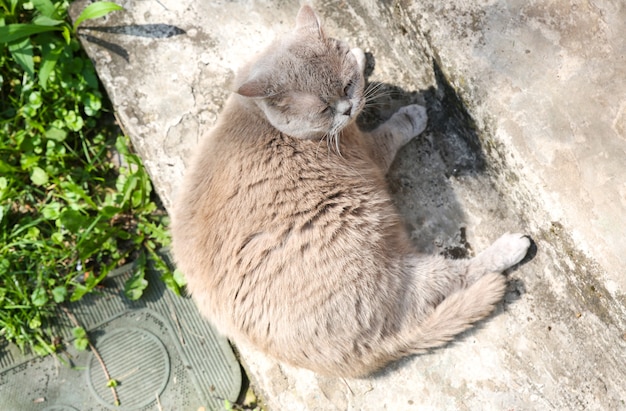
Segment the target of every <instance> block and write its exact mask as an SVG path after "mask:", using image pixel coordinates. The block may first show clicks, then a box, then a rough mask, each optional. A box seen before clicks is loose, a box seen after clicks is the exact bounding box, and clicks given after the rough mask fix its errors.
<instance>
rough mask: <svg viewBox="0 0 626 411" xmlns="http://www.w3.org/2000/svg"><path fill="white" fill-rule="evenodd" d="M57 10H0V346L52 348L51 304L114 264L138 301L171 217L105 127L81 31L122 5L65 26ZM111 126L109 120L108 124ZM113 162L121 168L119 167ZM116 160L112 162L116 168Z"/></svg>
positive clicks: (91, 10) (170, 281)
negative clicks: (129, 265) (128, 272)
mask: <svg viewBox="0 0 626 411" xmlns="http://www.w3.org/2000/svg"><path fill="white" fill-rule="evenodd" d="M68 7H69V3H68V1H64V0H31V1H24V0H0V13H1V14H0V341H1V340H3V339H4V340H6V341H10V342H14V343H16V344H17V345H18V346H20V347H21V348H22V349H23V350H24V349H28V348H30V349H33V350H34V351H35V352H36V353H38V354H48V353H53V352H55V350H56V349H57V347H56V344H55V343H54V342H53V341H56V338H55V336H54V335H52V332H51V328H50V326H49V324H50V320H51V319H52V317H53V315H54V313H55V312H56V310H55V305H56V304H61V303H64V302H67V301H76V300H79V299H80V298H81V297H82V296H83V295H85V294H86V293H88V292H91V291H92V290H94V289H95V288H96V286H97V285H98V284H99V283H100V282H101V281H102V280H103V279H104V278H105V277H106V275H107V274H108V273H109V272H110V271H111V270H112V269H114V268H116V267H118V266H119V265H121V264H123V263H125V262H128V261H131V260H136V264H135V271H134V275H133V276H132V277H131V278H130V279H129V280H128V282H127V283H126V288H125V293H126V295H127V297H129V298H131V299H137V298H139V297H140V296H141V294H142V292H143V290H144V289H145V288H146V286H147V281H146V279H145V278H144V275H145V269H146V266H147V264H148V261H153V263H154V264H155V266H156V268H157V269H159V270H161V272H162V278H163V280H164V281H165V282H166V283H167V285H168V286H169V287H170V288H171V289H172V290H174V291H175V292H177V293H178V292H179V289H180V287H181V286H182V284H183V283H182V280H181V278H180V275H178V273H176V272H171V271H170V270H169V269H168V267H167V265H166V264H165V263H164V262H163V260H162V259H161V258H160V257H159V256H158V255H157V252H156V251H157V249H159V248H160V247H161V246H166V245H168V243H169V237H168V233H167V230H166V225H167V217H166V215H165V214H164V213H163V212H162V211H160V210H159V209H158V207H157V205H156V204H155V196H154V194H153V192H152V186H151V183H150V179H149V178H148V175H147V173H146V172H145V170H144V168H143V167H142V164H141V161H140V159H139V157H138V156H137V155H135V154H134V153H133V152H132V151H131V150H130V149H129V148H128V147H129V141H128V139H127V138H126V137H120V136H117V135H116V134H115V132H114V131H112V128H111V127H108V126H107V125H106V124H105V123H106V122H105V121H104V119H105V118H106V117H107V115H106V114H107V113H106V110H105V109H104V108H103V107H106V104H107V102H106V98H105V96H104V95H103V93H102V92H101V91H100V90H101V89H100V84H99V81H98V78H97V76H96V73H95V70H94V68H93V65H92V63H91V61H90V60H89V59H88V58H87V57H86V55H85V53H84V52H83V50H82V49H81V47H80V44H79V42H78V40H77V34H76V32H77V26H78V24H80V22H81V21H82V20H84V19H88V18H95V17H100V16H103V15H105V14H106V13H108V12H110V11H113V10H117V9H119V8H120V7H119V6H117V5H115V4H113V3H108V2H96V3H92V5H90V6H89V7H87V8H86V9H85V10H84V11H83V14H81V16H80V17H79V19H77V21H76V24H74V25H72V24H70V21H69V18H68V15H67V9H68ZM108 116H109V117H110V113H109V115H108ZM116 159H117V161H116ZM116 162H117V164H116Z"/></svg>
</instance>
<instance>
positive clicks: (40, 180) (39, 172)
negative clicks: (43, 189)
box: [30, 167, 48, 186]
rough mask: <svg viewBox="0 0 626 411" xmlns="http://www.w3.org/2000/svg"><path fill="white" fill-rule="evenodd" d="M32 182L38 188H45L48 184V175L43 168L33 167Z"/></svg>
mask: <svg viewBox="0 0 626 411" xmlns="http://www.w3.org/2000/svg"><path fill="white" fill-rule="evenodd" d="M30 180H31V181H32V182H33V184H35V185H37V186H43V185H45V184H47V183H48V173H46V172H45V170H44V169H43V168H41V167H33V172H32V173H31V175H30Z"/></svg>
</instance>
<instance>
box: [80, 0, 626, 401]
mask: <svg viewBox="0 0 626 411" xmlns="http://www.w3.org/2000/svg"><path fill="white" fill-rule="evenodd" d="M119 3H120V4H121V5H123V6H124V7H125V8H126V11H124V12H118V13H115V14H112V15H111V16H109V17H107V18H105V19H102V20H101V21H96V22H93V23H89V24H90V25H91V26H92V27H90V28H84V29H83V30H81V35H82V38H83V44H84V45H85V47H86V49H87V51H88V53H89V54H90V56H91V57H92V59H94V61H95V63H96V68H97V70H98V73H99V75H100V77H101V79H102V81H103V83H104V85H105V87H106V89H107V92H108V93H109V96H110V98H111V100H112V101H113V104H114V107H115V110H116V112H117V115H118V117H119V119H120V121H121V123H122V125H123V126H124V127H125V129H126V131H127V132H128V134H129V135H130V136H131V138H132V139H133V142H134V145H135V147H136V148H137V150H138V151H139V153H140V154H141V156H142V158H143V159H144V162H145V164H146V166H147V168H148V170H149V172H150V174H151V176H152V177H153V180H154V183H155V185H156V188H157V190H158V191H159V193H160V195H161V197H162V199H163V202H164V203H165V205H166V206H170V204H171V202H172V199H173V198H174V196H175V195H176V187H177V186H178V184H179V181H180V179H181V177H182V175H183V172H184V169H185V164H186V163H187V161H188V159H189V155H190V153H191V152H193V150H194V147H195V145H196V143H197V141H198V140H199V139H200V138H201V137H202V135H203V134H204V133H205V132H206V131H207V130H208V129H209V128H210V127H211V126H212V125H213V124H214V121H215V119H216V117H217V115H218V113H219V110H220V108H221V106H222V104H223V101H224V99H225V97H226V96H227V94H228V88H227V86H228V82H229V80H230V79H232V77H233V72H234V70H235V69H236V68H237V67H238V66H239V65H240V64H241V63H242V62H243V61H245V60H246V59H247V58H248V56H250V54H252V53H254V52H256V51H257V50H259V49H260V48H262V47H263V46H264V45H265V44H267V43H268V42H269V41H270V40H271V39H272V38H273V37H274V36H275V35H277V34H279V33H280V32H284V31H286V30H289V29H290V28H291V27H292V25H293V21H294V16H295V14H296V12H297V9H298V8H299V4H298V2H297V1H276V2H272V1H263V0H259V1H236V2H231V1H228V2H192V1H190V0H176V1H174V0H159V1H138V0H126V1H119ZM85 4H86V2H85V1H77V2H75V3H74V8H75V10H76V9H80V8H81V7H84V5H85ZM312 5H313V6H314V7H315V8H316V9H317V10H318V11H319V13H320V14H321V16H322V17H323V19H324V22H325V25H326V27H327V30H328V31H329V32H331V33H333V34H334V35H335V36H336V37H342V38H346V39H348V40H349V41H350V42H351V43H352V44H354V45H358V46H360V47H362V48H363V49H365V50H366V51H369V52H370V53H371V54H372V56H373V59H372V58H371V57H370V64H371V63H372V62H373V61H374V60H375V70H374V72H373V74H372V76H371V78H370V80H371V81H380V82H384V83H386V87H387V89H388V90H389V91H390V98H389V99H388V101H385V102H383V104H381V106H380V109H379V110H378V112H376V113H370V115H369V116H368V117H367V118H366V119H365V121H366V122H371V121H375V119H377V118H381V117H385V116H386V115H389V113H391V112H392V111H393V110H394V108H397V107H398V106H400V105H401V104H403V103H405V102H409V101H420V100H421V101H425V102H426V103H427V105H428V107H429V115H430V119H431V121H430V125H429V128H428V130H427V132H426V133H425V134H424V135H423V136H422V137H420V138H419V139H416V140H415V141H414V142H412V143H411V144H410V145H408V146H407V147H406V148H405V149H404V150H403V151H402V152H401V153H400V155H399V158H398V159H397V161H396V163H395V164H394V166H393V169H392V171H391V173H390V176H389V180H390V185H391V187H392V190H393V192H394V194H395V196H396V200H397V203H398V205H399V207H400V208H401V210H402V212H403V213H404V215H405V216H406V219H407V223H408V224H409V226H410V227H411V230H412V233H413V238H414V239H415V241H416V244H418V245H419V246H420V247H422V248H424V249H426V250H429V251H432V252H443V253H448V254H450V255H456V256H461V255H464V254H468V253H469V254H471V253H473V252H475V251H479V250H480V249H482V248H483V247H485V246H486V245H487V244H488V243H489V241H490V240H493V239H494V238H496V237H497V236H498V235H499V234H500V233H501V232H503V231H507V230H525V231H526V232H528V233H529V234H531V235H532V236H533V238H534V240H535V241H536V243H537V246H538V253H537V255H536V256H535V258H534V259H532V260H531V261H530V262H528V263H527V264H525V265H523V266H522V267H521V268H519V269H518V270H516V271H514V272H513V273H512V274H511V285H510V287H509V292H508V293H507V296H506V298H505V301H504V303H503V304H502V305H501V306H500V308H499V309H498V312H497V313H495V315H494V316H493V317H492V318H490V319H489V320H487V321H485V322H483V323H482V324H481V325H480V326H479V327H478V328H476V329H474V330H472V331H470V332H468V333H466V334H465V335H464V336H463V337H462V338H461V339H459V340H458V341H457V342H455V343H453V344H450V345H449V346H447V347H446V348H444V349H440V350H437V351H433V352H432V353H429V354H427V355H422V356H416V357H412V358H409V359H406V360H404V361H401V362H399V363H398V364H394V365H393V366H391V367H389V368H388V369H386V370H385V371H384V372H382V373H380V374H379V375H376V376H374V377H372V378H369V379H363V380H333V379H327V378H321V377H318V376H316V375H314V374H312V373H310V372H308V371H303V370H296V369H293V368H291V367H287V366H284V365H281V364H277V363H276V362H274V361H272V360H271V359H268V358H265V357H263V356H262V355H260V354H258V353H256V352H254V351H253V350H250V349H248V348H246V347H239V348H240V350H241V355H242V360H243V361H244V363H245V366H246V367H247V369H248V372H249V374H250V377H251V378H252V380H253V381H254V382H255V383H256V384H257V387H258V389H259V391H260V393H261V394H262V395H263V396H264V398H265V400H266V402H267V404H268V406H269V407H270V408H271V409H274V410H282V409H289V410H304V409H319V410H332V409H338V410H382V409H394V410H395V409H397V410H404V409H420V410H428V409H432V410H441V409H460V410H463V409H483V410H502V409H516V410H518V409H519V410H551V409H626V402H625V401H626V386H625V385H624V383H623V381H624V379H625V378H626V375H625V374H626V371H625V370H626V356H625V355H624V353H625V352H626V351H625V350H626V334H625V333H626V320H625V319H626V298H625V297H624V294H625V290H626V277H624V276H623V275H622V267H623V265H624V262H625V261H624V259H625V258H626V257H625V256H626V252H625V251H626V249H625V247H626V242H625V241H624V240H623V237H624V229H623V227H624V226H625V224H624V223H626V213H625V212H624V211H626V183H625V182H626V165H625V164H626V162H625V161H624V159H625V157H626V108H625V107H626V81H625V79H626V72H625V71H626V64H625V63H626V61H625V59H626V43H625V41H626V40H625V39H626V27H625V25H626V6H625V5H624V3H623V1H621V0H591V1H582V0H571V1H569V2H567V4H566V3H563V2H542V1H521V0H520V1H517V0H513V1H507V2H501V1H495V0H485V1H480V2H458V1H453V0H444V1H435V0H421V1H420V2H409V1H397V2H376V1H368V0H347V1H341V2H333V1H327V0H320V1H314V2H312Z"/></svg>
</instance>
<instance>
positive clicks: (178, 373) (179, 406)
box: [0, 265, 241, 411]
mask: <svg viewBox="0 0 626 411" xmlns="http://www.w3.org/2000/svg"><path fill="white" fill-rule="evenodd" d="M131 274H132V266H131V265H127V266H124V267H122V268H120V269H119V270H117V271H116V272H115V273H114V274H113V275H111V276H110V277H109V278H108V279H107V283H106V286H105V287H103V288H102V289H101V290H99V292H98V293H97V294H92V295H89V296H86V297H84V298H83V299H82V300H81V301H79V302H78V303H74V304H71V305H69V309H70V310H71V311H72V313H73V314H74V315H75V316H76V318H77V319H78V321H79V322H80V323H81V324H82V325H83V326H84V327H85V329H86V330H87V331H88V334H89V338H90V340H91V342H92V343H93V344H94V345H95V347H96V349H97V350H98V352H99V354H100V356H101V357H102V359H103V360H104V362H105V364H106V366H107V369H108V370H109V374H110V375H111V378H113V379H115V380H116V381H117V382H118V386H117V387H116V391H117V394H118V396H119V399H120V406H119V407H116V406H114V405H113V395H112V392H111V390H110V388H108V387H107V385H106V383H107V381H106V378H105V376H104V373H103V372H102V369H101V367H100V364H99V362H98V361H97V359H96V358H95V356H94V355H93V354H92V353H91V352H89V351H83V352H80V351H77V350H75V349H74V347H73V346H72V345H71V344H70V342H71V341H72V337H71V328H72V327H73V325H72V324H71V322H70V321H69V319H68V318H67V316H66V315H65V314H64V313H63V312H62V311H59V315H58V321H57V324H56V330H57V333H58V335H60V336H62V337H63V338H64V340H65V341H66V342H68V344H67V352H66V353H64V354H62V355H59V357H58V358H55V357H52V356H48V357H45V358H39V357H34V356H26V357H25V356H23V355H21V354H20V353H19V351H18V350H17V348H16V347H12V346H5V347H2V348H1V349H0V367H1V368H0V409H2V410H6V411H13V410H15V411H29V410H33V411H44V410H45V411H71V410H81V411H83V410H84V411H87V410H119V411H143V410H154V409H157V406H158V405H160V407H161V408H162V409H163V410H188V409H193V410H196V409H199V408H200V407H205V409H207V410H213V409H222V404H223V400H224V399H228V400H230V401H234V400H236V399H237V396H238V394H239V391H240V389H241V370H240V367H239V363H238V362H237V359H236V358H235V356H234V354H233V352H232V349H231V347H230V345H229V344H228V341H226V340H225V339H224V338H223V337H221V336H219V335H218V334H217V333H216V332H215V331H214V329H213V328H212V327H211V325H210V324H209V323H208V322H207V321H206V320H205V319H203V318H201V317H200V314H199V313H198V312H197V310H196V308H195V306H194V304H193V302H192V301H191V299H189V298H182V297H177V296H175V295H173V294H172V293H171V292H170V291H169V290H167V289H166V288H165V286H164V284H163V283H162V282H161V281H160V280H159V279H158V274H156V273H154V272H149V273H148V274H147V277H148V281H149V282H150V285H149V286H148V288H147V289H146V290H145V293H144V296H143V297H142V298H141V299H140V300H139V301H129V300H127V299H126V298H125V297H124V294H123V289H124V281H125V280H126V279H127V278H128V277H129V276H130V275H131ZM63 362H65V363H63Z"/></svg>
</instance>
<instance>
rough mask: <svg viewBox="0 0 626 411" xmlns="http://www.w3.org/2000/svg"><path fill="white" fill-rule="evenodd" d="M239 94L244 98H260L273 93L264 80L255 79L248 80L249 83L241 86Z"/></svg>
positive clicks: (238, 90)
mask: <svg viewBox="0 0 626 411" xmlns="http://www.w3.org/2000/svg"><path fill="white" fill-rule="evenodd" d="M237 94H240V95H242V96H244V97H251V98H258V97H268V96H269V95H270V94H272V93H271V92H270V90H269V87H268V85H267V82H266V81H265V80H264V79H259V78H254V79H248V81H246V82H245V83H243V84H242V85H241V86H239V88H238V89H237Z"/></svg>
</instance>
